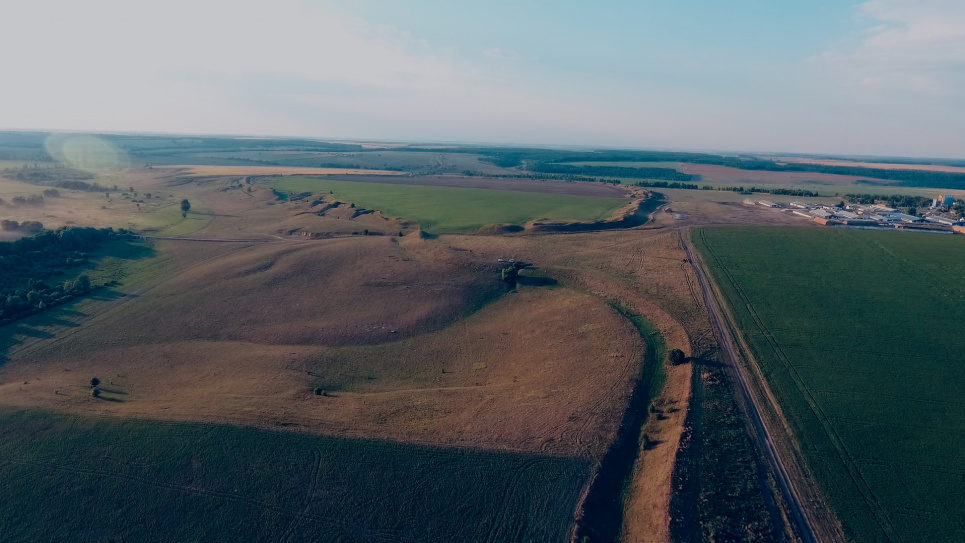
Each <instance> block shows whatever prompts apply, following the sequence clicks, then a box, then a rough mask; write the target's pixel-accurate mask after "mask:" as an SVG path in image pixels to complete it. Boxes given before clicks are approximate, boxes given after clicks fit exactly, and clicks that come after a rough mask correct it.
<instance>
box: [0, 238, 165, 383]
mask: <svg viewBox="0 0 965 543" xmlns="http://www.w3.org/2000/svg"><path fill="white" fill-rule="evenodd" d="M154 256H155V250H154V248H153V247H152V246H151V245H150V244H145V243H139V242H131V241H128V240H112V241H108V242H106V243H105V244H104V245H103V246H101V247H100V248H98V249H96V250H93V251H91V257H90V262H89V264H87V265H85V266H83V267H81V268H74V269H72V271H71V272H70V273H71V275H72V274H74V273H77V274H82V273H87V272H90V271H93V270H96V269H97V267H98V266H99V265H100V264H101V262H102V261H103V259H105V258H114V259H119V260H127V261H134V260H142V259H146V258H153V257H154ZM108 284H109V285H116V284H117V282H116V281H111V282H110V283H108ZM125 296H133V295H130V294H125V293H123V292H121V291H119V290H117V289H115V288H112V287H110V286H108V287H97V288H94V289H91V290H90V291H88V292H87V293H85V294H83V295H81V296H77V297H75V298H72V299H71V300H69V301H67V302H64V303H63V304H59V305H55V306H54V307H49V308H48V309H45V310H43V311H40V312H38V313H34V314H32V315H29V316H26V317H24V318H22V319H18V320H16V321H14V322H11V323H9V324H7V325H4V326H2V327H0V366H3V365H4V364H5V363H6V362H7V361H8V360H9V358H8V357H7V356H6V355H7V353H8V352H9V351H10V349H12V348H13V347H15V346H16V345H18V344H20V343H21V342H22V341H23V340H25V339H51V338H53V337H55V334H54V333H52V332H51V331H49V329H52V328H74V327H77V326H80V322H79V321H81V320H82V319H84V318H85V317H87V316H88V313H85V312H83V311H80V310H78V309H77V304H78V303H80V302H81V301H83V300H87V299H90V300H95V301H98V302H111V301H114V300H117V299H120V298H123V297H125Z"/></svg>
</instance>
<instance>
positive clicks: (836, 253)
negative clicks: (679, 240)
mask: <svg viewBox="0 0 965 543" xmlns="http://www.w3.org/2000/svg"><path fill="white" fill-rule="evenodd" d="M694 242H695V244H696V245H697V247H698V248H699V249H700V250H701V252H702V253H703V254H704V259H705V262H706V263H707V264H708V266H709V267H710V269H711V272H712V273H713V275H714V278H715V280H716V282H717V284H718V285H719V286H720V288H721V291H722V292H723V294H724V296H725V298H726V301H727V303H728V305H729V307H730V310H731V311H732V313H733V315H734V317H735V320H736V323H737V326H738V327H739V329H740V331H741V333H742V334H743V335H744V337H745V338H746V339H747V341H748V343H749V345H750V347H751V351H752V354H753V356H754V357H755V359H756V360H757V362H758V364H759V365H760V367H761V370H762V372H763V374H764V376H765V378H766V379H767V381H768V384H769V386H770V387H771V389H772V390H773V392H774V394H775V395H776V396H777V399H778V401H779V402H780V404H781V407H782V409H783V411H784V414H785V416H786V417H787V418H788V422H789V423H790V425H791V428H792V430H793V432H794V435H795V437H796V438H797V440H798V442H799V444H800V446H801V449H802V452H803V454H804V456H805V460H806V462H807V464H808V467H809V469H810V471H811V473H812V474H813V477H815V479H816V480H817V482H818V483H819V485H820V487H821V488H822V489H823V491H824V492H825V494H826V495H827V497H828V500H829V502H830V504H831V506H832V507H833V508H834V510H835V512H836V514H837V515H838V517H839V519H840V520H841V522H842V524H843V527H844V530H845V532H846V534H847V536H848V538H849V539H850V540H853V541H858V542H864V541H868V542H871V541H876V542H877V541H962V540H965V520H963V519H965V494H963V493H962V492H961V489H962V488H963V487H965V457H963V456H962V450H963V449H962V445H961V444H962V443H965V402H963V401H962V396H961V385H960V382H959V380H958V379H957V378H956V377H955V371H956V370H957V365H958V364H957V362H958V360H959V359H960V358H961V357H960V355H958V353H961V352H963V350H965V283H963V282H962V280H961V278H962V276H963V275H965V239H963V238H961V237H952V236H926V235H920V234H914V233H902V232H876V231H862V230H837V229H804V228H800V229H799V228H793V229H792V228H787V229H780V228H717V229H710V228H707V229H701V230H697V231H696V232H695V236H694Z"/></svg>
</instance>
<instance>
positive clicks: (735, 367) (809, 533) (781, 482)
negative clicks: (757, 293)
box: [680, 230, 818, 543]
mask: <svg viewBox="0 0 965 543" xmlns="http://www.w3.org/2000/svg"><path fill="white" fill-rule="evenodd" d="M680 241H681V243H682V244H683V246H684V249H686V251H687V259H688V260H690V263H691V265H693V267H694V273H695V274H696V275H697V280H698V281H699V282H700V290H701V291H702V292H703V296H704V304H705V305H706V306H707V312H708V314H709V315H710V320H711V325H712V326H713V328H714V335H716V336H717V343H718V345H720V349H721V353H722V355H723V358H724V362H725V363H726V364H727V365H728V366H729V367H730V368H731V370H732V371H731V373H732V374H733V376H734V377H735V378H734V382H735V383H736V385H737V388H738V390H739V392H740V396H741V400H742V401H743V403H744V405H745V406H746V407H747V412H748V415H749V416H750V421H751V425H752V426H753V428H754V435H753V437H754V438H755V439H756V440H757V441H758V443H760V445H761V448H762V449H763V451H764V455H765V456H766V457H767V462H768V464H769V465H770V466H771V469H772V470H773V472H774V477H775V479H776V481H777V485H778V487H779V488H780V490H781V494H782V495H783V498H784V503H785V504H787V509H788V516H789V520H790V522H791V524H792V528H793V530H794V533H795V534H796V535H797V536H798V537H799V538H800V539H801V541H803V542H804V543H817V542H818V538H817V536H816V535H815V529H814V525H813V523H812V520H811V518H810V517H809V516H808V511H807V509H806V507H805V505H804V504H805V500H804V499H803V498H802V497H801V493H800V492H799V490H798V488H797V486H796V485H795V482H794V481H793V480H792V479H791V477H790V476H789V475H788V470H787V468H786V467H785V464H784V459H782V458H781V455H780V454H778V452H777V449H776V447H775V446H774V441H773V439H772V438H771V434H770V432H769V431H768V428H767V426H765V425H764V421H763V419H762V417H761V413H760V409H759V406H758V405H757V403H756V402H755V400H754V397H755V396H754V395H753V394H751V389H750V387H751V384H750V379H751V378H750V376H748V375H747V371H746V369H745V368H744V366H743V365H742V364H741V363H740V362H739V358H738V355H737V350H736V349H735V348H734V345H733V343H732V342H731V338H730V335H729V334H728V333H727V328H726V327H725V326H724V322H725V321H724V318H725V317H724V316H723V311H721V308H720V306H719V305H718V303H717V299H716V298H715V297H714V295H713V292H712V291H711V289H710V284H709V283H708V280H707V277H706V276H705V275H704V270H703V269H702V268H701V267H700V266H699V265H698V264H697V260H696V259H695V258H694V252H693V247H691V245H690V240H689V239H688V236H687V233H686V231H685V230H680Z"/></svg>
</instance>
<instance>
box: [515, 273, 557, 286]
mask: <svg viewBox="0 0 965 543" xmlns="http://www.w3.org/2000/svg"><path fill="white" fill-rule="evenodd" d="M516 282H517V283H519V284H520V285H523V286H526V287H551V286H554V285H556V284H557V283H558V281H557V280H556V279H553V278H552V277H527V276H523V275H520V276H519V277H517V278H516Z"/></svg>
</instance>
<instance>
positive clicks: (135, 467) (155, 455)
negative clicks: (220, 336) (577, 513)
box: [0, 411, 589, 543]
mask: <svg viewBox="0 0 965 543" xmlns="http://www.w3.org/2000/svg"><path fill="white" fill-rule="evenodd" d="M588 474H589V464H588V463H587V462H586V461H584V460H579V459H566V458H547V457H537V456H528V455H516V454H502V453H487V452H476V451H466V450H455V449H434V448H427V447H417V446H408V445H400V444H393V443H383V442H372V441H361V440H345V439H334V438H324V437H317V436H308V435H300V434H294V433H284V432H266V431H260V430H254V429H246V428H237V427H231V426H218V425H201V424H181V423H161V422H146V421H133V420H127V421H124V420H108V419H88V418H82V417H77V416H67V415H55V414H50V413H45V412H39V411H15V412H14V411H0V503H2V504H3V505H2V506H0V533H3V540H4V541H7V542H21V541H22V542H27V541H31V542H32V541H67V540H73V541H76V540H84V541H88V540H89V541H171V542H175V541H177V542H180V541H214V542H216V541H225V542H232V543H234V542H238V541H340V542H356V541H357V542H372V541H431V542H438V541H453V542H462V541H488V542H495V541H563V540H564V539H565V538H566V536H567V534H568V532H569V530H570V529H571V526H572V522H573V508H574V506H575V504H576V500H577V499H578V496H579V493H580V491H581V489H582V487H583V485H584V484H585V482H586V478H587V476H588Z"/></svg>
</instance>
